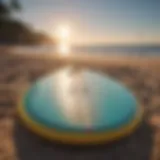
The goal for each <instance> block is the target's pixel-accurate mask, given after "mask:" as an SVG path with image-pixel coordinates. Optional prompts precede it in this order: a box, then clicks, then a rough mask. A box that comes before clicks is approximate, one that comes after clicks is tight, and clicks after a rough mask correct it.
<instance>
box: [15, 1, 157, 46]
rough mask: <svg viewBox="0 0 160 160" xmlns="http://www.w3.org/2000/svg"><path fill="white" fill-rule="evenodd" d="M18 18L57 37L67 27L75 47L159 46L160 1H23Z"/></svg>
mask: <svg viewBox="0 0 160 160" xmlns="http://www.w3.org/2000/svg"><path fill="white" fill-rule="evenodd" d="M20 2H21V5H22V11H21V13H19V15H18V18H19V19H21V20H23V21H25V22H26V23H28V24H29V26H31V27H34V28H35V29H38V30H41V31H44V32H46V33H47V34H49V35H50V36H54V33H55V29H56V28H57V27H58V26H63V25H68V26H69V27H70V30H71V33H72V34H71V41H72V43H74V44H137V43H138V44H146V43H158V44H160V0H20Z"/></svg>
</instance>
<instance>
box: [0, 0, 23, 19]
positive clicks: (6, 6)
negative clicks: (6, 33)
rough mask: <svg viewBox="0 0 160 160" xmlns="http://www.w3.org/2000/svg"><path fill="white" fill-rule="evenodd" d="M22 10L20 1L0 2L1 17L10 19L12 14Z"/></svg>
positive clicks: (0, 0)
mask: <svg viewBox="0 0 160 160" xmlns="http://www.w3.org/2000/svg"><path fill="white" fill-rule="evenodd" d="M20 10H21V5H20V3H19V1H18V0H10V1H9V2H8V3H6V2H4V1H2V0H0V17H3V18H6V17H9V16H10V15H11V13H12V12H15V11H20Z"/></svg>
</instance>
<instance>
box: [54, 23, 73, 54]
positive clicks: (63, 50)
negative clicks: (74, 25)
mask: <svg viewBox="0 0 160 160" xmlns="http://www.w3.org/2000/svg"><path fill="white" fill-rule="evenodd" d="M70 33H71V30H70V27H69V26H67V25H61V26H58V27H57V29H56V38H57V42H58V45H57V52H58V53H59V54H61V55H68V54H69V52H70Z"/></svg>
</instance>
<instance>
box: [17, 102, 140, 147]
mask: <svg viewBox="0 0 160 160" xmlns="http://www.w3.org/2000/svg"><path fill="white" fill-rule="evenodd" d="M17 110H18V115H19V117H20V119H21V120H22V122H23V123H24V125H25V126H26V127H27V128H28V129H30V130H31V131H32V132H34V133H35V134H37V135H39V136H41V137H43V138H45V139H48V140H50V141H59V142H62V143H66V144H74V145H80V144H85V145H87V144H100V143H107V142H110V141H115V140H118V139H120V138H122V137H125V136H128V135H130V134H131V133H132V132H133V131H134V130H135V129H136V128H137V127H138V125H139V124H140V122H141V120H142V117H143V109H142V107H139V109H138V110H137V114H136V116H135V118H134V120H133V121H132V122H131V123H129V124H127V125H125V126H123V127H122V128H119V129H116V130H110V131H102V132H90V131H89V132H87V131H86V132H81V133H79V132H74V133H72V132H64V131H59V130H56V128H55V129H51V128H47V127H46V126H44V125H42V124H40V123H38V122H36V121H34V120H32V119H31V118H30V116H29V115H28V114H27V112H26V111H25V106H24V104H23V100H22V99H21V100H20V101H19V102H18V107H17Z"/></svg>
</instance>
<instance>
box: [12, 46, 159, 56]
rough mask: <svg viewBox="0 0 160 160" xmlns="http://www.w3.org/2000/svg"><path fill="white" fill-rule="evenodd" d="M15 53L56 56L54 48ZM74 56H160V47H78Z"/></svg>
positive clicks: (24, 49) (32, 48) (46, 47)
mask: <svg viewBox="0 0 160 160" xmlns="http://www.w3.org/2000/svg"><path fill="white" fill-rule="evenodd" d="M15 52H19V53H31V54H47V53H49V54H55V53H56V49H55V47H54V46H32V47H31V46H28V47H26V46H25V47H18V48H16V50H15ZM72 53H73V54H82V53H83V54H90V55H97V54H98V55H118V56H120V55H122V56H123V55H127V56H160V45H148V46H147V45H146V46H140V45H139V46H104V45H103V46H100V45H95V46H76V47H72Z"/></svg>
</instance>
